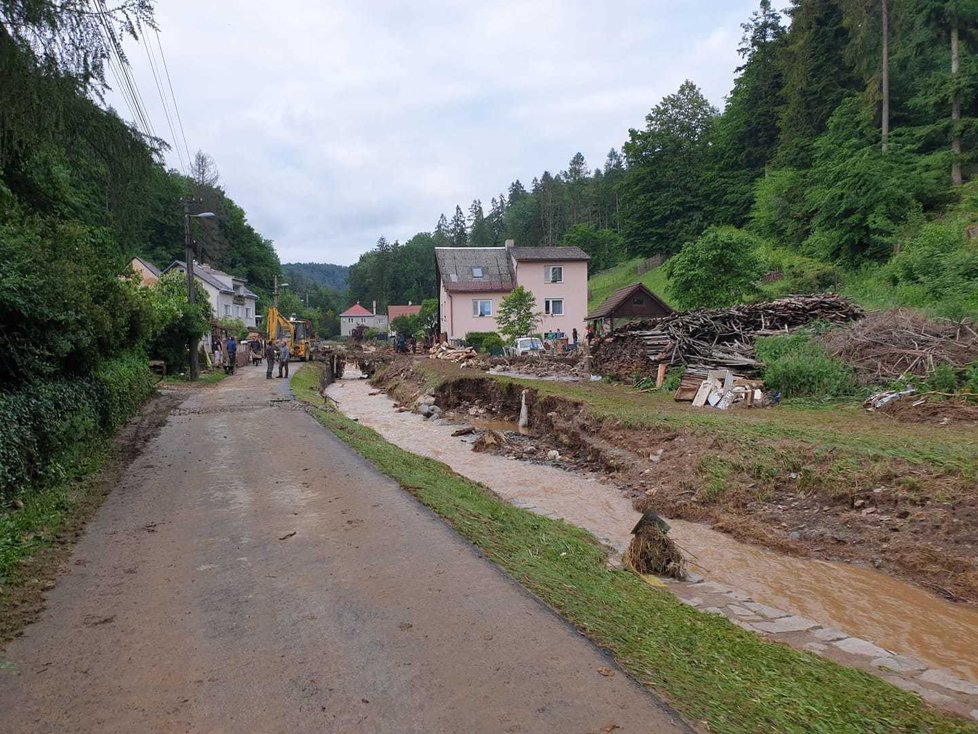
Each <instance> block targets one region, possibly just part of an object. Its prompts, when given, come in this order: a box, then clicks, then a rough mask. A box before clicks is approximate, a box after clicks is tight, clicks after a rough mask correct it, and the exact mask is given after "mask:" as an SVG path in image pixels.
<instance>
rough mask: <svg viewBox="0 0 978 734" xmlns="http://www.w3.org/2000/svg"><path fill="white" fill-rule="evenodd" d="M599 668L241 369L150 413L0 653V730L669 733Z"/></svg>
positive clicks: (660, 715)
mask: <svg viewBox="0 0 978 734" xmlns="http://www.w3.org/2000/svg"><path fill="white" fill-rule="evenodd" d="M608 668H611V669H614V665H613V664H612V663H611V662H610V661H609V660H608V659H607V658H606V657H605V656H604V655H603V654H602V653H601V652H599V651H598V650H596V649H595V648H594V647H593V646H591V645H590V644H589V643H588V642H587V641H586V640H585V639H584V638H582V637H581V636H580V635H578V634H577V633H576V632H575V631H574V630H573V629H571V628H569V627H568V626H567V625H566V624H564V623H563V622H562V621H561V620H560V619H559V618H557V617H556V616H555V615H553V614H552V613H551V612H550V611H549V610H547V609H546V608H544V607H543V606H542V605H541V604H540V603H539V602H537V601H536V600H535V599H534V598H532V597H531V596H529V595H528V594H527V593H526V592H524V591H523V590H522V589H521V588H520V587H519V586H517V585H516V584H514V583H513V582H512V581H510V580H509V579H508V578H507V577H505V576H504V575H503V574H502V573H501V572H500V571H499V570H498V569H496V568H495V567H494V566H492V565H491V564H490V563H488V562H487V561H485V560H483V559H482V558H481V557H480V556H479V554H478V553H477V551H476V550H474V549H473V548H472V547H471V546H469V545H468V544H466V543H465V542H463V541H462V540H460V539H459V538H458V537H457V536H456V535H455V534H454V533H453V532H452V531H451V530H450V529H448V528H447V527H446V526H445V525H444V524H443V523H442V522H441V521H439V520H438V519H437V518H435V517H434V516H432V515H431V514H430V513H429V512H428V511H427V510H425V509H424V508H422V507H421V506H420V505H419V504H417V503H416V502H415V501H414V500H413V499H412V498H411V497H410V496H409V495H407V494H405V493H404V492H402V491H401V490H400V489H399V488H398V487H397V486H396V485H395V484H393V483H392V482H391V481H390V480H389V479H387V478H386V477H384V476H382V475H380V474H378V473H377V472H376V471H374V470H373V469H372V468H371V467H370V466H369V465H368V464H366V463H365V462H364V461H363V460H361V459H360V458H359V457H358V456H356V455H355V454H353V453H352V452H351V451H350V450H349V449H347V448H346V447H345V446H344V445H343V444H341V443H340V442H339V441H337V440H336V439H334V438H333V437H332V436H331V435H329V434H328V433H327V432H325V431H324V430H323V429H322V428H321V427H320V426H319V425H318V424H317V423H316V422H315V421H314V420H313V419H312V418H311V417H309V416H308V415H306V414H305V413H304V412H302V411H301V410H299V409H297V407H296V404H295V403H294V402H291V401H290V400H289V396H288V393H287V391H286V386H285V384H284V382H283V381H282V380H272V381H266V380H265V379H264V370H261V369H248V368H246V369H242V370H241V371H240V372H239V374H238V375H237V376H235V377H233V378H231V379H229V380H226V381H224V382H223V383H221V384H219V385H218V386H216V387H214V388H211V389H206V390H201V391H196V392H193V393H192V394H190V395H189V397H188V398H187V400H186V401H185V402H184V403H183V404H182V406H181V407H180V408H179V409H178V410H177V411H176V412H175V413H174V414H173V415H171V417H170V419H169V421H168V422H167V424H166V426H165V427H164V428H163V430H162V431H161V433H160V434H159V435H158V436H157V437H156V438H155V439H154V440H153V441H152V442H151V443H150V444H149V445H148V446H147V448H146V450H145V451H144V452H143V453H142V455H141V456H140V457H139V458H138V459H136V461H135V462H134V463H133V465H132V466H131V467H130V469H129V471H128V473H127V476H126V478H125V479H124V481H123V482H122V483H121V484H120V485H119V486H118V487H117V488H116V490H115V491H114V492H113V494H112V495H111V496H110V497H109V498H108V500H107V501H106V503H105V505H104V506H103V508H102V510H101V511H100V513H99V515H98V516H97V517H96V519H95V520H94V521H93V522H92V524H91V525H90V526H89V530H88V532H87V534H86V536H85V537H84V538H83V539H82V540H81V542H80V543H79V544H78V546H77V548H76V551H75V554H74V556H73V558H72V565H71V570H70V572H69V573H68V574H67V575H66V576H64V577H62V578H61V580H60V581H59V583H58V585H57V587H56V588H55V589H53V590H52V592H51V593H50V595H49V603H48V608H47V610H46V611H45V613H44V614H43V615H42V617H41V619H40V620H39V621H38V622H37V623H36V624H34V625H32V626H31V627H29V628H28V629H27V631H26V633H25V635H24V636H23V637H21V638H19V639H17V640H15V641H14V642H12V643H11V644H10V645H8V647H7V649H6V650H5V651H3V652H2V653H0V731H2V732H38V733H40V732H68V731H70V732H150V731H152V732H227V733H232V732H249V733H250V732H369V733H379V732H392V733H393V732H397V733H398V734H406V733H408V732H418V733H421V732H534V733H536V732H562V733H563V732H567V733H570V732H600V731H612V730H614V731H620V732H679V731H688V729H687V728H686V727H685V726H684V725H683V724H682V723H681V722H679V721H678V719H677V717H676V716H675V715H674V714H673V713H672V712H670V711H669V710H668V709H667V708H666V707H665V706H664V705H663V704H662V703H660V702H659V701H657V700H656V699H655V698H653V697H652V696H650V695H649V694H648V693H646V692H645V691H644V690H643V689H641V688H640V687H638V686H637V685H635V684H633V683H632V682H631V681H629V680H628V679H627V678H626V677H625V676H624V674H623V673H622V672H621V671H618V670H617V669H614V670H615V673H614V674H613V675H610V676H609V675H607V673H609V672H610V671H609V670H608ZM602 673H604V675H603V674H602ZM614 726H617V727H620V728H618V729H613V728H612V727H614Z"/></svg>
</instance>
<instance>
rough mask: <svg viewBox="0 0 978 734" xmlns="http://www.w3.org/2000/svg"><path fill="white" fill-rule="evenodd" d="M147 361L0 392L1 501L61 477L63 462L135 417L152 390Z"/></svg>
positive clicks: (131, 357) (129, 360)
mask: <svg viewBox="0 0 978 734" xmlns="http://www.w3.org/2000/svg"><path fill="white" fill-rule="evenodd" d="M153 384H154V377H153V374H152V373H151V372H150V371H149V367H148V365H147V363H146V359H145V358H144V357H143V356H141V355H137V354H127V355H124V356H121V357H117V358H114V359H109V360H106V361H105V362H103V363H102V365H101V366H100V367H99V368H98V369H97V370H96V371H95V372H94V373H93V374H91V375H89V376H88V377H85V378H81V379H57V380H50V381H37V382H33V383H30V384H28V385H25V386H23V387H22V388H20V389H18V390H15V391H11V392H0V496H7V497H9V496H12V495H13V494H14V493H15V492H16V491H17V490H19V489H20V488H21V487H23V486H25V485H27V484H30V483H31V482H34V481H37V480H39V479H46V478H57V477H58V476H59V475H61V474H63V468H62V465H63V462H64V461H65V460H66V459H68V458H69V457H71V456H72V455H73V454H74V453H75V452H77V451H78V450H79V449H80V448H82V447H84V446H85V445H87V444H90V443H92V442H93V441H95V440H97V439H98V438H99V437H104V436H106V435H108V434H109V433H111V432H112V431H114V430H115V429H116V428H118V427H119V426H120V425H122V424H123V423H125V422H126V421H127V420H128V419H129V418H130V417H132V416H133V415H135V413H136V411H138V410H139V407H140V406H141V405H142V403H143V402H144V401H145V400H146V398H148V397H149V395H150V393H151V392H152V390H153Z"/></svg>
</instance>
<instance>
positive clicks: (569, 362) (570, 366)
mask: <svg viewBox="0 0 978 734" xmlns="http://www.w3.org/2000/svg"><path fill="white" fill-rule="evenodd" d="M492 371H493V372H500V373H512V374H518V375H529V376H533V377H542V378H574V377H580V376H581V375H586V374H587V370H586V369H585V365H584V360H583V359H582V358H581V357H580V356H579V355H575V356H570V357H551V356H542V357H497V358H495V359H493V360H492Z"/></svg>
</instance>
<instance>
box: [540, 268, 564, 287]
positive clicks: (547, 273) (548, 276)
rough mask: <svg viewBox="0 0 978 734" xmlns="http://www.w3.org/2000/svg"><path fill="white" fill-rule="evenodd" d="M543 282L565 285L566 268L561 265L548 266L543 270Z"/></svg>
mask: <svg viewBox="0 0 978 734" xmlns="http://www.w3.org/2000/svg"><path fill="white" fill-rule="evenodd" d="M543 280H544V282H545V283H563V282H564V268H563V267H562V266H560V265H547V266H546V267H545V268H544V269H543Z"/></svg>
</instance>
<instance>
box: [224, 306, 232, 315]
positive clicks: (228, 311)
mask: <svg viewBox="0 0 978 734" xmlns="http://www.w3.org/2000/svg"><path fill="white" fill-rule="evenodd" d="M224 315H225V316H230V315H231V306H230V305H229V304H224Z"/></svg>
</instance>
